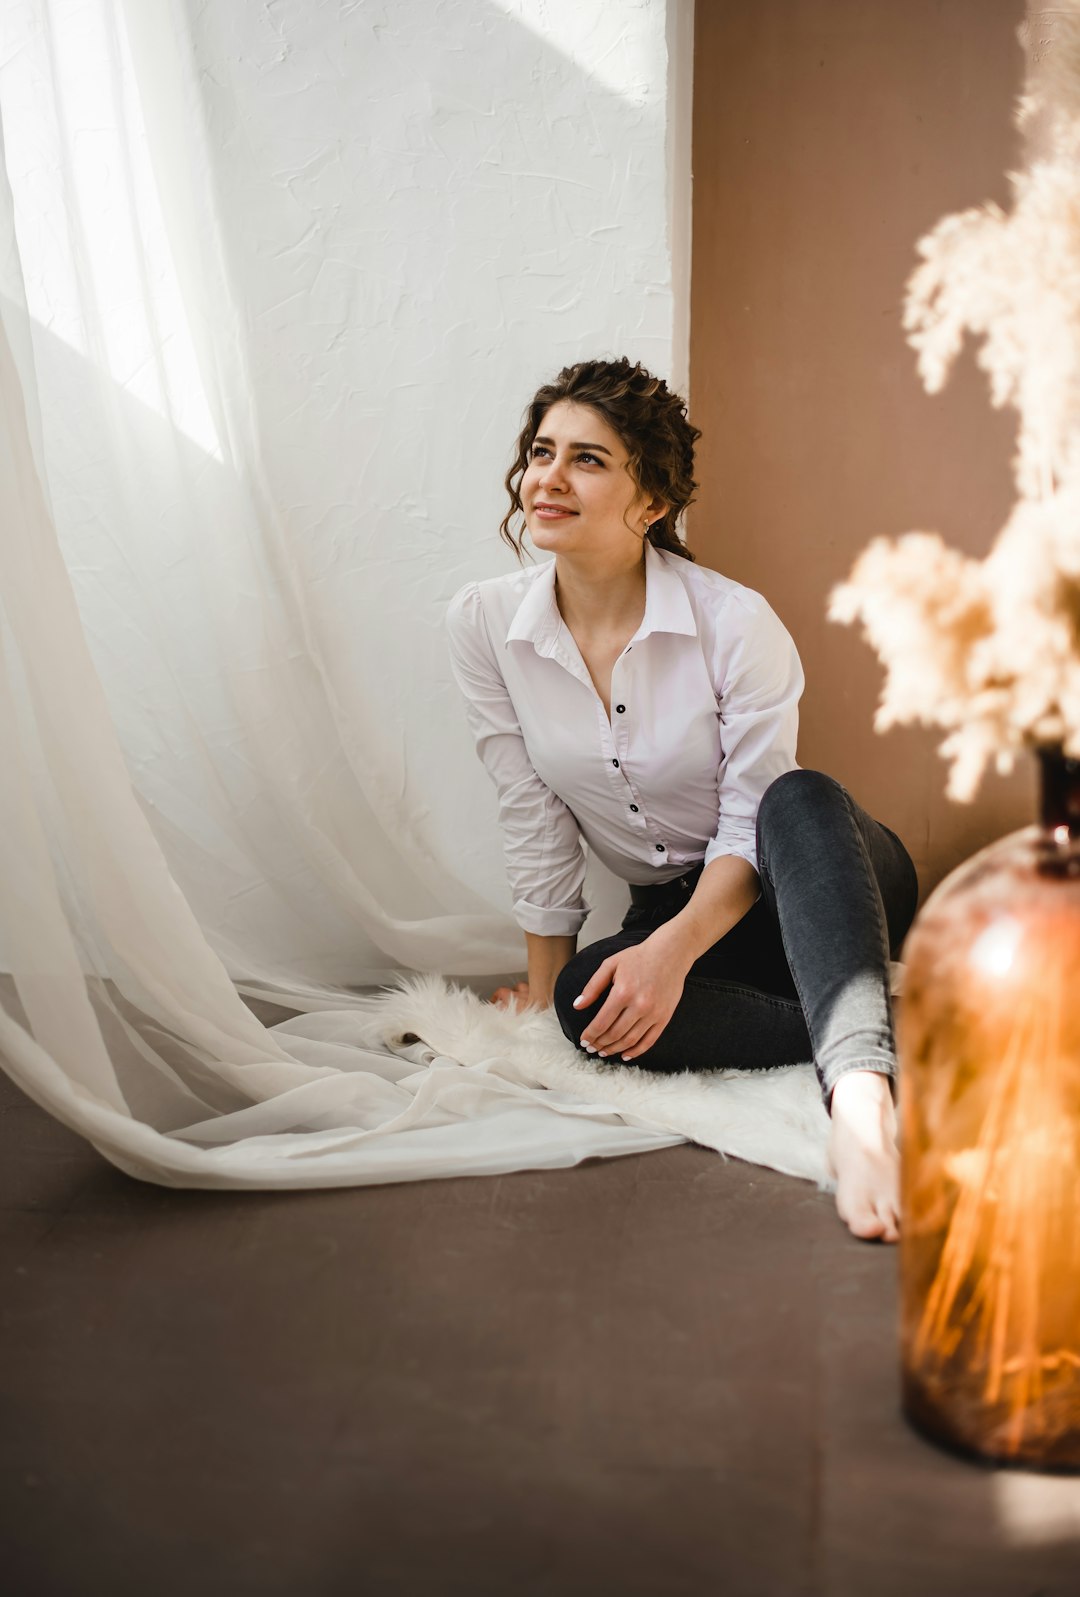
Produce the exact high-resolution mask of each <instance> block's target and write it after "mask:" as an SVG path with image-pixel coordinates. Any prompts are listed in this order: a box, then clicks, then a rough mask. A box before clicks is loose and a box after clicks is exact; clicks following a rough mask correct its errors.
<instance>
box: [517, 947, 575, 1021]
mask: <svg viewBox="0 0 1080 1597" xmlns="http://www.w3.org/2000/svg"><path fill="white" fill-rule="evenodd" d="M525 945H526V947H527V948H528V950H529V1002H530V1004H533V1005H535V1006H536V1008H538V1009H550V1008H551V1000H552V998H553V996H554V993H555V978H556V976H557V975H558V974H559V972H560V971H561V970H562V968H563V966H564V965H566V964H568V963H569V961H570V960H571V959H573V957H574V955H575V954H576V953H577V938H576V937H540V936H538V935H537V934H536V933H535V932H526V933H525Z"/></svg>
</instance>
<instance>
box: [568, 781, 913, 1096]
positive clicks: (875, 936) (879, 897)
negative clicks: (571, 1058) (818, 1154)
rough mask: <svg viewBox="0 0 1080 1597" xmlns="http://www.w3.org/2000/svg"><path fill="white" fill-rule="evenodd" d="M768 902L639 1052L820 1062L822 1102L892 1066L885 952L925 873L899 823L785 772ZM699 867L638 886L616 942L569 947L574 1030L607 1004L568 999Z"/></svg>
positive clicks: (742, 1061) (711, 1059)
mask: <svg viewBox="0 0 1080 1597" xmlns="http://www.w3.org/2000/svg"><path fill="white" fill-rule="evenodd" d="M757 848H758V871H759V875H760V878H761V897H760V898H759V899H758V901H757V903H756V904H754V906H753V908H751V909H750V910H748V911H747V913H746V914H745V915H744V916H743V917H742V919H741V920H740V921H738V922H736V924H735V925H734V926H733V927H732V928H731V930H730V931H729V932H727V933H726V934H725V935H724V936H723V937H721V938H720V940H719V942H716V943H714V944H713V946H712V947H711V948H710V949H707V950H706V952H705V953H704V954H702V955H701V957H700V959H698V960H696V961H695V962H694V964H693V965H692V966H691V968H690V971H689V973H688V975H687V977H686V981H685V985H684V988H683V992H682V996H681V997H680V999H679V1002H678V1005H677V1006H676V1009H675V1012H674V1014H673V1015H672V1017H671V1019H670V1020H669V1021H668V1023H667V1025H666V1026H665V1028H664V1030H663V1031H662V1032H661V1034H660V1036H659V1037H658V1038H657V1040H656V1041H655V1042H654V1043H653V1045H652V1047H651V1048H647V1049H646V1050H645V1052H644V1053H642V1054H639V1055H638V1056H637V1058H636V1059H635V1060H634V1061H633V1063H634V1064H635V1065H641V1067H642V1068H643V1069H647V1070H663V1071H680V1070H713V1069H718V1068H731V1067H733V1066H738V1067H741V1068H746V1069H750V1070H752V1069H754V1068H755V1067H756V1068H759V1069H760V1068H762V1067H767V1066H770V1065H781V1064H797V1063H802V1062H806V1061H809V1060H811V1059H812V1060H813V1062H814V1065H815V1067H816V1069H817V1075H818V1080H819V1082H820V1083H821V1089H822V1094H823V1096H824V1100H825V1107H826V1109H829V1110H830V1112H831V1104H832V1091H833V1088H834V1086H835V1085H836V1082H837V1080H838V1079H839V1077H840V1076H842V1075H843V1074H844V1073H845V1072H846V1071H848V1070H860V1069H862V1070H866V1069H869V1070H878V1071H881V1072H883V1073H884V1074H885V1075H887V1076H888V1077H889V1078H890V1080H891V1081H893V1082H895V1079H896V1076H897V1072H898V1066H897V1059H896V1039H895V1033H894V1030H893V1014H892V999H891V996H890V992H889V961H890V959H898V958H899V955H900V949H901V945H902V944H903V940H904V938H905V936H906V935H907V931H908V928H909V927H910V925H911V922H912V920H913V919H914V917H915V910H916V907H917V905H918V900H919V879H918V875H917V874H916V870H915V866H914V864H913V863H912V860H911V856H910V855H909V854H908V852H907V849H906V848H905V847H904V845H903V843H902V842H901V841H900V839H899V838H898V837H897V835H896V833H895V832H892V831H890V830H889V828H888V827H887V826H883V825H882V824H881V822H880V821H875V820H874V818H873V817H872V816H871V815H868V814H867V812H866V811H865V810H864V809H862V808H860V806H859V805H858V804H857V803H856V802H855V800H854V799H853V798H852V796H851V794H850V793H849V792H848V791H847V789H846V788H845V787H844V786H843V785H842V784H841V783H840V782H838V781H836V779H835V778H834V777H831V776H827V775H826V774H825V773H824V772H823V771H806V770H799V771H787V772H785V774H784V775H783V776H780V777H778V778H777V779H776V781H775V782H773V783H772V785H771V786H770V787H769V788H767V789H766V791H765V793H764V795H763V797H762V800H761V804H760V806H759V808H758V818H757ZM702 868H703V866H700V865H699V866H697V867H695V869H694V870H692V871H689V872H688V873H687V874H686V876H684V877H680V878H679V879H678V881H676V882H674V883H664V884H661V885H659V886H653V887H647V888H644V889H642V888H634V889H633V896H634V902H632V903H631V906H630V909H629V910H628V911H627V914H626V917H625V919H624V920H623V923H622V930H621V931H620V932H618V933H616V935H615V936H614V937H604V938H601V939H600V940H599V941H598V942H595V943H591V944H590V945H589V947H588V948H583V949H582V950H581V952H580V953H578V954H575V955H574V957H573V958H572V959H571V960H570V961H569V963H568V964H567V965H566V966H564V968H563V970H562V971H560V973H559V976H558V978H557V979H556V982H555V1011H556V1013H557V1015H558V1017H559V1022H560V1024H561V1026H562V1029H563V1031H564V1032H565V1033H566V1035H567V1037H569V1038H570V1040H571V1041H572V1042H574V1043H577V1044H579V1045H580V1040H581V1034H582V1032H583V1031H584V1030H585V1028H586V1027H587V1026H588V1024H589V1022H590V1020H592V1019H593V1017H594V1016H595V1015H597V1014H598V1013H599V1011H600V1009H601V1007H602V1006H603V1004H604V1002H605V1000H606V998H607V993H606V992H605V993H603V994H601V996H600V998H598V999H597V1000H596V1001H595V1002H594V1003H593V1004H592V1005H590V1006H589V1007H588V1008H586V1009H580V1010H577V1009H575V1008H574V1007H573V1001H574V999H575V998H576V997H577V995H578V994H579V993H580V992H581V990H582V988H583V987H584V986H585V984H586V982H587V981H588V980H589V977H590V976H591V975H592V974H593V972H594V971H595V970H596V969H597V967H598V966H599V965H601V964H602V963H603V961H604V960H605V959H607V958H608V956H609V955H610V954H613V953H616V952H618V950H620V949H623V948H630V947H633V946H634V945H635V944H637V943H641V942H644V941H645V939H646V938H647V937H648V936H649V934H650V933H651V932H653V931H655V930H656V928H657V927H658V926H661V925H662V924H663V923H664V921H667V920H670V919H671V918H672V916H674V915H677V914H678V913H679V910H680V909H682V908H683V907H684V905H685V904H686V903H687V901H688V899H689V896H690V894H691V893H692V891H693V888H694V885H695V884H696V882H697V879H698V877H699V876H700V874H701V870H702Z"/></svg>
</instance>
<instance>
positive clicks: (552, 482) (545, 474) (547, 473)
mask: <svg viewBox="0 0 1080 1597" xmlns="http://www.w3.org/2000/svg"><path fill="white" fill-rule="evenodd" d="M565 481H566V479H565V477H564V474H563V468H562V466H561V465H560V464H559V462H558V461H557V460H546V461H545V462H544V469H543V471H542V472H541V473H540V485H541V487H543V488H546V489H548V490H550V489H551V488H559V487H563V486H565Z"/></svg>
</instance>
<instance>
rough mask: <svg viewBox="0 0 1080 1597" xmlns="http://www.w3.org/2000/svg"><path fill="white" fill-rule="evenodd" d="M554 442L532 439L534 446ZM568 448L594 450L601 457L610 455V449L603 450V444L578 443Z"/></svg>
mask: <svg viewBox="0 0 1080 1597" xmlns="http://www.w3.org/2000/svg"><path fill="white" fill-rule="evenodd" d="M554 442H555V440H554V438H540V437H536V438H534V439H533V443H534V444H554ZM570 448H571V449H595V450H597V451H598V452H599V453H600V454H601V455H610V454H611V450H610V449H605V448H604V446H603V444H581V443H578V444H571V445H570Z"/></svg>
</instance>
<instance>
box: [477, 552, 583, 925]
mask: <svg viewBox="0 0 1080 1597" xmlns="http://www.w3.org/2000/svg"><path fill="white" fill-rule="evenodd" d="M446 630H447V635H448V638H449V643H450V664H451V668H452V670H453V673H454V680H455V681H456V682H457V684H458V687H459V688H460V689H461V692H462V694H463V695H464V698H465V717H466V720H467V722H468V725H469V729H470V731H471V732H472V735H473V738H474V740H475V744H476V752H477V754H478V756H479V758H480V760H481V761H482V762H483V765H484V768H485V770H486V771H487V773H488V775H489V776H490V777H491V780H492V781H493V783H494V784H495V790H496V792H497V794H498V799H499V811H498V815H499V828H500V831H501V834H502V840H503V854H504V858H505V861H506V872H507V876H508V878H509V882H510V890H511V893H512V895H513V900H514V907H513V915H514V920H515V921H516V922H517V924H518V925H519V926H520V927H521V929H522V930H523V931H526V932H535V933H538V934H539V935H540V936H542V937H571V936H575V935H576V934H577V933H578V932H579V931H580V930H581V927H582V925H583V923H584V921H585V918H586V916H587V915H588V913H589V909H590V906H589V905H588V904H586V902H585V900H584V897H583V893H582V889H583V885H584V881H585V866H586V860H585V853H584V850H583V848H582V843H581V832H580V830H579V827H578V824H577V821H576V819H575V818H574V815H573V813H572V811H571V810H570V809H569V808H568V807H567V805H566V804H565V803H564V802H563V800H562V799H561V798H559V797H558V795H557V794H555V793H553V792H552V791H551V789H550V788H549V787H548V786H547V784H546V783H545V782H544V781H542V780H541V778H540V777H539V776H538V775H537V773H536V770H535V769H534V767H533V763H532V760H531V759H530V758H529V752H528V749H527V748H526V746H525V739H524V737H523V735H522V731H521V727H520V725H519V724H518V718H517V713H516V711H515V710H514V706H513V703H512V702H511V699H510V695H509V693H508V692H507V688H506V684H505V682H504V681H503V678H502V675H501V673H500V671H499V669H498V666H497V663H496V660H495V654H494V650H493V648H492V645H491V639H490V637H489V634H488V631H487V624H486V621H485V617H484V611H483V603H482V600H481V598H480V594H479V591H478V588H477V584H476V583H475V582H470V583H467V584H466V586H465V587H464V588H462V589H461V590H460V591H459V592H458V593H456V594H455V595H454V597H453V599H451V601H450V604H449V606H448V608H447V612H446Z"/></svg>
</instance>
